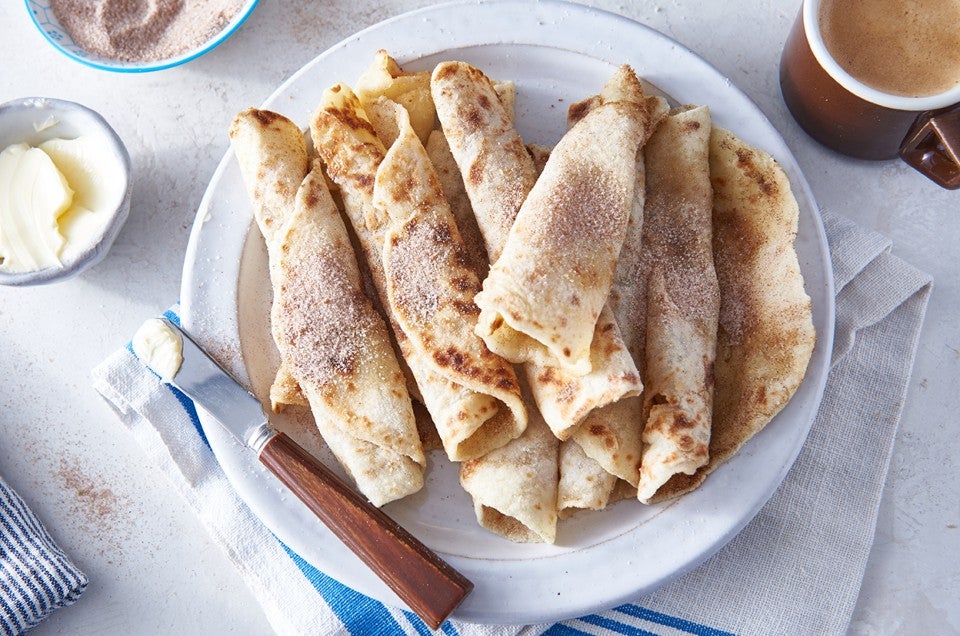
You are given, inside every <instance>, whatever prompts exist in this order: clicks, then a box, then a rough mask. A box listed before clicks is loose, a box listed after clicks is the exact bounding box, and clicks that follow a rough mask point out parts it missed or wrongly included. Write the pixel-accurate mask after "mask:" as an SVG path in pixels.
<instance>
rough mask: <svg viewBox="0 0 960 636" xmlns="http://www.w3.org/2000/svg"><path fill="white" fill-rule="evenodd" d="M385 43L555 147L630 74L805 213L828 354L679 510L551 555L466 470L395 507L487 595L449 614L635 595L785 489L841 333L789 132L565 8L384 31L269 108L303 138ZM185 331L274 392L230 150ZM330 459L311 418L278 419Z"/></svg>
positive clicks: (571, 534)
mask: <svg viewBox="0 0 960 636" xmlns="http://www.w3.org/2000/svg"><path fill="white" fill-rule="evenodd" d="M379 48H386V49H388V50H389V51H390V52H391V53H392V54H393V55H394V57H396V58H397V59H398V61H400V63H401V64H403V65H404V67H405V68H408V69H413V70H417V69H429V68H431V67H432V66H433V65H434V64H436V63H437V62H439V61H441V60H448V59H459V60H465V61H468V62H471V63H473V64H475V65H477V66H478V67H480V68H482V69H483V70H484V71H485V72H486V73H487V74H488V75H490V76H492V77H496V78H504V79H512V80H514V82H515V83H516V88H517V121H518V124H517V125H518V128H519V130H520V133H521V134H522V135H523V137H524V139H525V140H526V141H528V142H536V143H543V144H554V143H556V141H557V140H558V139H559V137H560V135H561V133H562V131H563V130H564V127H565V115H566V110H567V106H568V105H569V104H570V103H571V102H572V101H575V100H579V99H582V98H584V97H586V96H588V95H592V94H595V93H596V92H598V91H599V89H600V88H601V86H602V85H603V84H604V82H605V81H606V80H607V79H608V78H609V76H610V75H611V74H612V73H613V71H614V69H615V68H616V67H617V66H618V65H620V64H622V63H629V64H631V65H633V67H634V68H635V69H636V70H637V71H638V72H639V73H640V74H641V75H642V76H644V77H645V78H646V79H647V80H648V81H650V82H652V83H653V84H655V85H656V86H657V87H659V88H660V89H662V90H663V91H665V92H666V93H668V94H669V95H671V96H673V97H674V98H675V99H677V100H678V101H680V102H684V103H696V104H707V105H709V106H710V108H711V109H712V112H713V116H714V120H715V122H716V123H717V124H718V125H720V126H723V127H725V128H727V129H729V130H731V131H733V132H735V133H736V134H737V135H739V136H740V137H742V138H743V139H745V140H746V141H747V142H749V143H751V144H754V145H756V146H758V147H760V148H764V149H766V150H767V151H768V152H770V153H771V154H772V155H774V156H775V157H776V158H777V159H778V160H779V162H780V163H781V165H782V166H783V167H784V168H785V169H786V171H787V173H788V175H789V177H790V179H791V182H792V185H793V188H794V192H795V194H796V196H797V199H798V200H799V202H800V229H799V234H798V237H797V251H798V253H799V256H800V264H801V267H802V269H803V273H804V277H805V280H806V286H807V291H808V293H809V294H810V295H811V297H812V298H813V310H814V323H815V326H816V328H817V333H818V334H819V342H818V343H817V348H816V351H815V352H814V355H813V359H812V361H811V363H810V368H809V371H808V373H807V377H806V380H805V381H804V383H803V384H802V386H801V387H800V389H799V390H798V391H797V393H796V395H795V397H794V398H793V400H792V401H791V402H790V404H789V405H788V406H787V407H786V408H785V409H784V410H783V411H782V412H781V413H780V414H779V415H778V416H777V417H776V419H775V420H774V421H773V422H772V423H771V424H770V425H769V426H767V428H766V429H764V430H763V431H762V432H761V433H760V434H759V435H757V436H756V437H755V438H754V439H753V440H752V441H751V442H750V443H749V444H747V445H746V447H745V448H744V449H743V450H742V451H741V452H740V453H739V454H738V455H737V456H736V457H735V458H734V459H732V460H731V461H730V462H728V463H727V464H726V465H725V466H723V467H721V468H720V469H719V470H717V471H716V473H714V474H713V475H712V476H711V477H710V478H709V479H707V481H706V483H705V484H704V485H703V487H702V488H700V489H699V490H697V491H695V492H693V493H691V494H689V495H687V496H685V497H683V498H681V499H679V500H678V501H676V502H673V503H672V504H667V505H658V506H652V507H643V506H640V505H639V504H637V503H635V502H632V501H624V502H620V503H618V504H616V505H614V506H612V507H611V508H609V509H608V510H606V511H603V512H601V513H583V514H579V515H577V516H575V517H574V518H573V519H570V520H567V521H564V522H561V524H560V527H559V531H558V537H557V544H556V545H552V546H545V545H520V544H513V543H510V542H508V541H506V540H505V539H502V538H500V537H498V536H495V535H493V534H491V533H489V532H487V531H485V530H483V529H481V528H480V527H479V526H478V525H477V523H476V520H475V518H474V513H473V509H472V504H471V502H470V499H469V497H468V496H467V495H466V494H464V493H463V492H462V490H461V488H460V486H459V483H458V480H457V474H456V468H455V467H454V466H452V465H451V464H449V463H448V462H447V461H446V460H445V459H444V458H443V457H441V454H440V453H438V452H434V453H433V454H432V455H431V456H430V458H429V467H428V474H427V484H426V487H425V488H424V490H423V491H422V492H420V493H417V494H416V495H413V496H411V497H409V498H407V499H405V500H403V501H400V502H395V503H392V504H390V505H388V506H386V508H385V510H386V511H387V513H388V514H390V515H391V516H392V517H394V518H395V519H396V520H397V521H399V522H400V523H401V524H402V525H404V526H405V527H406V528H407V529H409V530H410V531H411V532H412V533H413V534H415V535H416V536H417V537H419V538H420V539H421V540H422V541H423V542H424V543H426V544H427V545H428V546H430V547H431V548H433V549H434V550H436V551H438V552H439V553H440V554H441V555H442V556H443V557H444V558H445V559H446V560H447V561H449V562H450V563H451V564H452V565H453V566H454V567H456V568H457V569H459V570H460V571H461V572H463V573H464V574H465V575H466V576H467V577H468V578H470V579H471V580H472V581H473V582H474V583H475V584H476V587H475V590H474V592H473V593H472V594H471V595H470V596H469V597H467V599H466V600H465V601H464V603H463V604H462V605H461V606H460V608H459V609H458V610H457V611H456V613H455V616H457V617H459V618H462V619H466V620H470V621H475V622H488V623H532V622H540V621H549V620H558V619H562V618H566V617H572V616H577V615H582V614H585V613H589V612H592V611H596V610H599V609H603V608H608V607H613V606H615V605H617V604H619V603H622V602H626V601H630V600H634V599H636V598H637V597H639V596H640V595H642V594H643V593H645V592H649V591H652V590H653V589H655V588H657V587H658V586H660V585H663V584H664V583H666V582H667V581H669V580H671V579H673V578H675V577H677V576H679V575H681V574H683V573H684V572H687V571H689V570H690V569H692V568H694V567H695V566H697V565H698V564H699V563H701V562H702V561H703V560H705V559H706V558H707V557H708V556H710V555H711V554H713V553H714V552H715V551H717V550H718V549H719V548H720V547H722V546H723V545H724V544H725V543H726V542H727V541H729V540H730V539H731V538H732V537H733V536H734V535H736V534H737V532H739V531H740V529H741V528H743V526H744V525H746V523H747V522H748V521H749V520H750V519H752V518H753V516H754V515H755V514H756V513H757V511H758V510H759V509H760V507H761V506H763V504H764V503H765V502H766V501H767V499H768V498H769V497H770V495H771V494H772V493H773V492H774V490H775V489H776V488H777V486H778V485H779V484H780V482H781V481H782V479H783V477H784V476H785V474H786V472H787V470H788V469H789V468H790V466H791V464H792V463H793V461H794V459H795V458H796V456H797V453H798V452H799V450H800V448H801V446H802V445H803V442H804V439H805V438H806V435H807V431H808V430H809V427H810V424H811V422H812V420H813V417H814V415H815V414H816V410H817V406H818V404H819V401H820V396H821V393H822V390H823V386H824V382H825V380H826V375H827V370H828V363H829V353H830V349H831V341H832V334H833V290H832V274H831V269H830V264H829V259H828V255H827V248H826V241H825V237H824V233H823V228H822V226H821V223H820V220H819V216H818V213H817V208H816V205H815V204H814V201H813V198H812V195H811V193H810V190H809V187H808V186H807V184H806V182H805V181H804V179H803V176H802V175H801V173H800V170H799V169H798V167H797V164H796V162H795V160H794V159H793V157H792V156H791V154H790V152H789V150H788V149H787V147H786V145H785V144H784V142H783V140H782V139H781V137H780V135H779V134H778V133H777V131H776V130H775V129H774V128H773V127H772V126H771V124H770V123H769V122H768V121H767V120H766V118H765V117H764V116H763V114H762V113H761V112H760V111H759V110H758V109H757V108H756V106H755V105H754V104H753V103H752V102H750V100H749V99H748V98H747V97H746V96H745V95H743V93H741V92H740V91H739V90H738V89H736V88H735V87H734V86H733V85H732V83H731V82H730V81H729V80H728V79H726V78H724V77H723V76H721V75H720V74H719V73H718V72H717V71H716V70H715V69H714V68H712V67H711V66H709V65H708V64H707V63H706V62H704V61H703V60H701V59H700V58H699V57H697V56H696V55H695V54H693V53H692V52H690V51H689V50H687V49H685V48H684V47H683V46H681V45H679V44H677V43H676V42H674V41H673V40H670V39H669V38H667V37H665V36H664V35H662V34H660V33H657V32H656V31H653V30H651V29H649V28H647V27H644V26H642V25H640V24H637V23H635V22H632V21H629V20H626V19H624V18H621V17H618V16H614V15H612V14H608V13H604V12H600V11H597V10H593V9H588V8H586V7H582V6H578V5H570V4H561V3H555V2H538V3H527V2H505V3H492V4H487V3H484V4H476V3H466V4H456V5H443V6H439V7H431V8H427V9H424V10H420V11H415V12H413V13H409V14H405V15H402V16H400V17H397V18H394V19H392V20H388V21H386V22H383V23H381V24H378V25H376V26H374V27H371V28H369V29H367V30H365V31H362V32H360V33H358V34H357V35H355V36H353V37H350V38H349V39H347V40H345V41H343V42H341V43H340V44H338V45H337V46H334V47H333V48H332V49H330V50H329V51H327V52H326V53H324V54H322V55H320V56H319V57H318V58H316V59H315V60H314V61H313V62H311V63H310V64H308V65H306V66H305V67H304V68H303V69H301V70H300V71H299V72H298V73H297V74H296V75H294V76H293V77H292V78H290V80H288V81H287V82H286V83H284V84H283V86H281V87H280V89H279V90H278V91H277V92H276V93H274V95H273V96H272V97H271V98H270V99H268V100H267V102H266V103H265V105H264V107H265V108H270V109H273V110H276V111H279V112H281V113H283V114H285V115H287V116H288V117H290V118H292V119H293V120H294V121H298V122H302V123H303V125H304V126H305V125H306V124H307V122H308V121H309V114H310V112H311V111H312V110H313V108H314V107H315V106H316V104H317V103H318V102H319V99H320V96H321V93H322V91H323V89H324V88H325V87H328V86H330V85H332V84H334V83H336V82H339V81H344V82H347V83H353V82H354V81H355V80H356V78H357V77H358V76H359V74H360V73H361V72H362V71H363V70H364V69H365V68H366V66H367V65H368V64H369V63H370V61H371V60H372V59H373V55H374V53H375V51H376V50H377V49H379ZM182 302H183V320H184V324H185V325H186V327H187V328H188V329H190V330H191V331H192V332H193V333H195V334H196V335H197V336H198V337H199V339H200V340H201V341H202V342H203V343H205V344H206V345H207V346H208V347H210V348H211V350H212V351H213V352H214V354H215V355H217V356H218V357H220V358H221V360H222V361H223V362H224V363H225V364H226V365H227V366H228V368H230V369H231V370H232V371H233V372H234V373H235V374H237V376H238V377H240V378H241V379H243V380H245V381H249V382H250V383H251V386H252V387H253V388H254V391H255V392H256V393H257V394H258V395H260V396H262V397H265V396H266V395H267V390H268V388H269V385H270V382H271V380H272V379H273V373H274V371H275V369H276V364H277V354H276V350H275V348H274V345H273V342H272V340H271V339H270V334H269V328H268V310H269V303H270V288H269V281H268V277H267V260H266V252H265V249H264V247H263V241H262V239H261V238H260V236H259V232H258V231H257V230H256V227H255V226H254V225H252V223H251V211H250V205H249V203H248V201H247V200H246V197H245V194H244V188H243V185H242V182H241V178H240V173H239V170H238V167H237V164H236V161H235V159H234V157H233V155H232V154H230V153H228V154H227V156H225V157H224V159H223V161H222V162H221V164H220V166H219V168H218V169H217V171H216V173H215V175H214V177H213V179H212V181H211V183H210V187H209V189H208V190H207V193H206V195H205V197H204V200H203V202H202V204H201V206H200V211H199V213H198V216H197V221H196V224H195V225H194V228H193V233H192V236H191V240H190V246H189V249H188V253H187V259H186V264H185V270H184V280H183V290H182ZM274 423H275V424H276V425H277V426H279V427H280V428H281V429H283V430H286V431H288V432H289V433H290V434H292V435H294V436H295V437H296V438H297V439H298V440H299V441H300V442H301V443H302V444H304V445H305V446H307V447H308V448H310V449H311V450H313V451H314V452H316V453H317V454H318V456H319V457H321V458H322V459H323V460H324V461H327V462H328V463H334V462H333V461H332V459H331V456H330V455H329V453H328V452H327V451H326V450H325V449H324V448H323V445H322V442H321V441H320V440H319V438H318V436H317V435H316V433H314V432H313V427H312V425H311V423H310V421H309V418H303V417H301V418H300V419H297V418H293V417H286V418H276V419H275V422H274ZM205 429H206V432H207V435H208V437H209V440H210V444H211V446H212V447H213V450H214V452H215V453H216V455H217V458H218V459H219V461H220V463H221V464H222V465H223V468H224V471H225V472H226V473H227V475H228V476H229V477H230V479H231V480H232V482H233V483H234V485H235V486H236V488H237V491H238V492H239V493H240V494H241V496H242V497H243V498H244V499H245V500H246V501H247V502H248V503H249V505H250V507H251V508H252V509H253V510H254V511H255V512H256V514H258V515H259V516H260V518H261V519H262V520H263V521H264V523H265V524H266V525H267V526H268V527H269V528H270V529H271V530H272V531H273V532H274V533H275V534H276V535H277V536H278V537H279V538H280V539H281V540H283V541H284V542H285V543H286V544H287V545H289V546H290V547H291V548H292V549H293V550H295V551H296V552H298V553H299V554H300V555H301V556H303V558H305V559H306V560H307V561H308V562H310V563H311V564H313V565H315V566H317V567H318V568H320V569H321V570H323V571H324V572H326V573H328V574H330V575H332V576H334V577H335V578H337V579H338V580H340V581H341V582H343V583H345V584H347V585H349V586H351V587H353V588H355V589H357V590H359V591H361V592H364V593H365V594H368V595H370V596H372V597H374V598H377V599H379V600H381V601H384V602H386V603H389V604H393V605H400V602H399V600H398V599H397V598H396V597H395V596H394V595H393V593H392V592H390V591H389V590H388V589H387V587H386V586H385V585H384V584H383V583H381V582H380V581H379V580H378V579H377V578H376V577H375V576H374V575H373V574H371V573H370V572H369V571H367V570H366V568H364V567H363V566H362V565H361V564H360V562H359V561H358V560H357V559H356V557H354V556H353V555H352V554H350V553H349V552H348V551H347V550H346V549H345V548H344V547H343V546H342V545H341V544H340V543H339V542H338V541H337V540H336V539H335V538H334V537H333V536H332V535H331V534H330V533H329V531H327V530H326V529H325V528H324V527H323V526H321V524H320V523H319V522H318V521H316V519H314V518H313V516H312V515H311V514H310V513H309V511H307V509H306V507H305V506H303V505H302V504H300V502H299V501H298V500H296V498H294V497H292V496H290V495H289V494H287V493H286V492H285V491H284V490H283V488H282V487H281V486H280V485H279V483H278V482H277V481H276V480H275V479H274V478H273V477H272V476H271V475H270V474H269V473H267V472H266V470H264V469H263V468H262V467H261V466H260V465H259V463H258V461H257V460H256V459H255V457H254V456H253V455H252V454H251V453H249V452H248V451H247V450H246V449H244V448H242V447H241V446H240V445H239V444H237V443H236V442H235V441H234V440H232V439H231V438H230V437H228V436H227V435H225V434H224V433H223V432H222V430H221V429H220V427H219V426H216V425H215V424H213V423H211V425H207V423H206V422H205Z"/></svg>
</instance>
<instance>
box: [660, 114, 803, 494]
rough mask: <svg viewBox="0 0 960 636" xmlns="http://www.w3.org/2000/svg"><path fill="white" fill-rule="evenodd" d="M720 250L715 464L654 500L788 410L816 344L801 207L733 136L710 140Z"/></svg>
mask: <svg viewBox="0 0 960 636" xmlns="http://www.w3.org/2000/svg"><path fill="white" fill-rule="evenodd" d="M710 180H711V183H712V186H713V251H714V260H715V264H716V270H717V277H718V279H719V285H720V325H719V330H718V333H717V359H716V365H715V368H714V382H715V388H714V406H713V427H712V431H711V437H710V460H709V462H708V463H707V465H705V466H703V467H701V468H700V469H699V470H697V472H696V473H695V474H694V475H684V474H679V475H675V476H673V477H672V478H671V479H670V480H669V481H668V482H667V483H666V484H664V485H663V486H662V487H661V488H660V489H659V490H658V491H657V493H656V495H655V496H654V497H652V498H651V502H657V501H663V500H666V499H669V498H672V497H676V496H678V495H682V494H684V493H686V492H689V491H691V490H693V489H694V488H696V487H697V486H699V485H700V484H701V483H703V480H704V479H706V477H707V475H709V474H710V473H711V472H713V470H715V469H716V468H717V467H718V466H719V465H721V464H722V463H723V462H725V461H726V460H728V459H729V458H730V457H732V456H733V455H734V454H735V453H736V452H737V451H738V450H739V449H740V448H741V447H742V446H743V445H744V444H745V443H746V442H747V441H748V440H749V439H750V438H751V437H753V436H754V435H755V434H756V433H757V432H759V431H760V430H761V429H762V428H763V427H764V426H766V425H767V423H769V422H770V420H771V419H773V417H774V416H775V415H776V414H777V413H779V412H780V410H781V409H782V408H783V407H784V406H785V405H786V404H787V402H789V400H790V398H791V397H792V396H793V394H794V393H795V392H796V389H797V387H798V386H799V385H800V383H801V382H802V381H803V378H804V376H805V374H806V370H807V365H808V364H809V362H810V356H811V355H812V354H813V348H814V344H815V342H816V332H815V330H814V327H813V320H812V309H811V303H810V297H809V296H808V295H807V293H806V291H805V290H804V287H803V275H802V273H801V271H800V265H799V262H798V260H797V252H796V249H795V247H794V239H795V237H796V233H797V224H798V219H799V208H798V206H797V201H796V199H795V198H794V196H793V193H792V192H791V189H790V182H789V180H788V179H787V176H786V174H785V173H784V171H783V169H782V168H781V167H780V166H779V165H778V164H777V163H776V161H775V160H774V159H773V158H772V157H771V156H770V155H769V154H767V153H765V152H763V151H762V150H759V149H757V148H753V147H751V146H749V145H748V144H746V143H745V142H743V141H742V140H740V139H738V138H737V137H735V136H734V135H733V134H731V133H730V132H728V131H726V130H723V129H721V128H717V127H713V129H712V132H711V135H710Z"/></svg>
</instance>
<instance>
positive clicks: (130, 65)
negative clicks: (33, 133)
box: [26, 0, 258, 73]
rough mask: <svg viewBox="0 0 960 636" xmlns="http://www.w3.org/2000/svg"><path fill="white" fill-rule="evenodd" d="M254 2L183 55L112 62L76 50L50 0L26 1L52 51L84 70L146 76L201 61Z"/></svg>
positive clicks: (237, 24)
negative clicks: (69, 59) (52, 48)
mask: <svg viewBox="0 0 960 636" xmlns="http://www.w3.org/2000/svg"><path fill="white" fill-rule="evenodd" d="M257 2H258V0H247V2H246V3H245V4H244V5H243V7H241V8H240V10H239V11H237V14H236V15H234V16H233V18H232V19H231V20H230V21H229V22H227V24H225V25H224V27H223V29H221V30H220V32H219V33H217V34H216V35H214V36H213V37H212V38H210V40H208V41H207V42H205V43H203V44H201V45H200V46H198V47H196V48H193V49H189V50H187V51H184V52H183V53H181V54H180V55H177V56H175V57H170V58H166V59H162V60H151V61H149V62H126V61H123V60H114V59H110V58H107V57H103V56H100V55H97V54H96V53H91V52H90V51H86V50H84V49H83V48H81V47H80V46H78V45H77V43H76V42H74V41H73V38H72V37H70V34H69V33H67V31H66V29H64V28H63V26H62V25H61V24H60V20H58V19H57V16H56V15H54V13H53V9H51V8H50V0H26V3H27V11H28V12H29V13H30V17H31V18H32V19H33V23H34V24H35V25H37V28H38V29H40V32H41V33H42V34H43V36H44V37H45V38H46V39H47V41H48V42H50V44H52V45H53V46H54V48H56V49H57V50H59V51H60V52H61V53H63V54H64V55H66V56H67V57H69V58H71V59H74V60H76V61H77V62H80V63H81V64H86V65H87V66H92V67H93V68H98V69H101V70H104V71H114V72H116V73H146V72H149V71H160V70H163V69H165V68H170V67H173V66H178V65H180V64H184V63H186V62H189V61H190V60H192V59H195V58H198V57H200V56H201V55H203V54H204V53H207V52H209V51H212V50H213V49H214V48H216V47H217V46H218V45H219V44H221V43H222V42H223V41H224V40H226V39H227V38H228V37H230V36H231V35H233V33H234V32H235V31H236V30H237V29H239V28H240V25H241V24H243V23H244V21H245V20H246V19H247V18H248V17H250V14H251V13H253V10H254V8H256V6H257Z"/></svg>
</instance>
